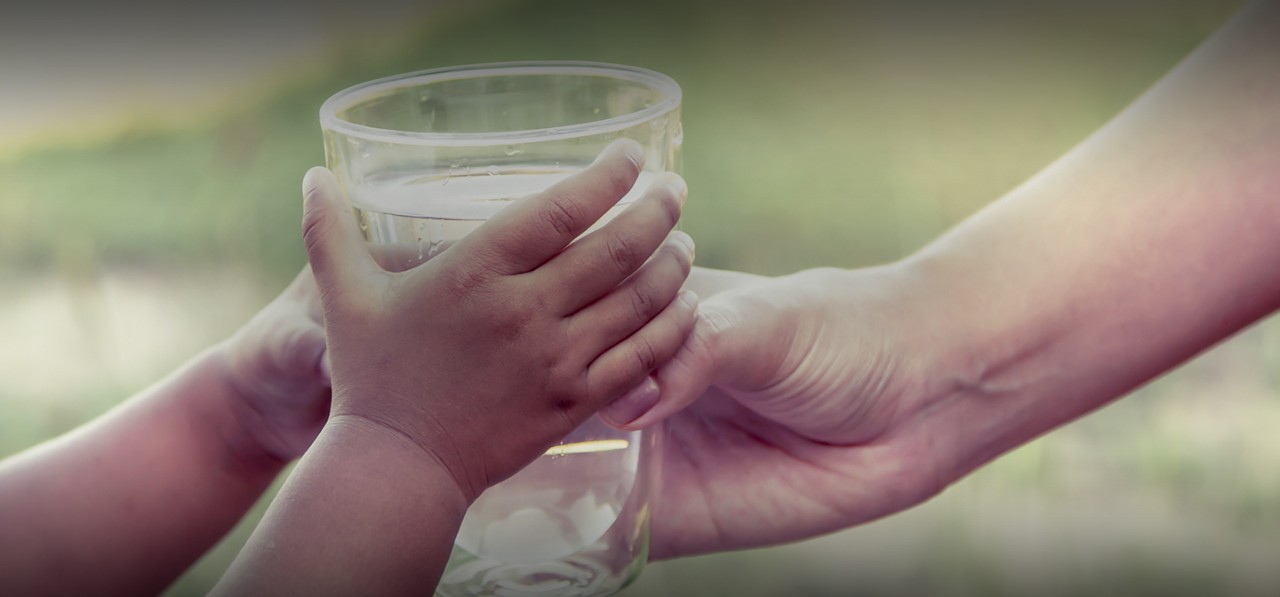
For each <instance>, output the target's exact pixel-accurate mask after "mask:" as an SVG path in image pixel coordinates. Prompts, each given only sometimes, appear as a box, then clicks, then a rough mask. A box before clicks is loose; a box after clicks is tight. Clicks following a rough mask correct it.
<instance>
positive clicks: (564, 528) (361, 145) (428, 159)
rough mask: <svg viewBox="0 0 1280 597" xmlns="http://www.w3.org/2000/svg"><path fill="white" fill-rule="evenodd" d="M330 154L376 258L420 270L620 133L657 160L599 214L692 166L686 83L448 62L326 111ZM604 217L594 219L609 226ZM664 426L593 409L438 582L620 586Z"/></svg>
mask: <svg viewBox="0 0 1280 597" xmlns="http://www.w3.org/2000/svg"><path fill="white" fill-rule="evenodd" d="M320 122H321V127H322V129H323V131H324V144H325V160H326V162H327V164H328V166H329V168H330V169H331V170H333V172H334V175H335V176H336V178H337V179H338V182H339V183H340V184H341V186H342V187H343V189H344V190H345V192H346V195H347V198H348V200H349V201H350V203H351V206H352V208H353V211H354V215H355V217H356V218H357V219H358V220H359V222H360V228H361V229H362V230H363V231H364V235H365V238H366V239H367V240H368V241H369V242H370V244H371V245H373V247H372V250H373V251H374V254H375V256H376V258H377V259H378V261H379V263H380V264H381V265H382V266H383V267H384V268H386V269H388V270H392V271H402V270H405V269H409V268H412V267H414V266H416V265H418V264H419V263H422V262H423V261H426V260H427V259H430V258H431V257H433V256H435V255H437V254H439V253H440V252H441V251H443V250H445V249H447V248H448V247H449V246H450V245H451V244H452V243H453V242H454V241H456V240H458V239H459V238H461V237H462V236H464V235H465V234H467V233H468V232H470V231H472V230H474V229H475V228H477V227H478V226H479V225H480V224H481V223H483V222H484V221H485V220H486V219H488V218H489V217H490V216H492V215H493V214H494V213H497V212H498V211H499V210H501V209H502V208H504V207H506V206H507V205H508V204H509V203H511V201H512V200H514V199H517V198H519V197H522V196H525V195H529V194H531V193H536V192H539V191H541V190H543V189H545V188H547V187H548V186H550V185H551V184H553V183H555V182H556V181H558V180H560V179H562V178H564V177H566V176H568V175H570V174H572V173H573V172H576V171H578V170H581V169H582V168H584V167H586V166H587V165H589V164H590V163H591V162H592V161H593V160H594V159H595V157H596V155H597V154H599V153H600V151H601V150H603V149H604V148H605V146H607V145H608V144H609V143H610V142H611V141H613V140H615V139H618V138H622V137H626V138H630V139H634V140H635V141H638V142H639V143H640V144H641V145H642V146H643V147H644V149H645V154H646V156H645V165H644V171H643V172H641V174H640V178H639V180H638V181H637V183H636V185H635V187H634V188H633V189H632V191H631V192H630V193H628V194H627V195H626V196H625V197H623V198H622V199H621V200H620V201H619V202H618V204H617V206H615V207H614V208H612V209H611V210H610V211H609V213H608V214H606V215H605V216H604V218H602V219H601V221H600V223H603V222H606V221H608V220H609V219H611V218H612V217H613V216H614V215H616V213H618V212H620V211H621V210H622V209H623V208H625V207H626V205H627V204H629V203H630V202H631V201H633V200H635V199H636V198H637V197H639V196H640V194H641V193H643V191H644V189H645V187H646V186H647V185H648V184H649V182H650V181H652V180H653V178H654V177H655V176H656V175H657V173H659V172H663V171H676V172H678V171H679V166H680V145H681V142H682V140H683V132H682V129H681V125H680V87H679V86H678V85H677V84H676V83H675V81H673V80H672V79H671V78H670V77H667V76H665V75H662V74H659V73H656V72H653V71H650V70H646V69H642V68H635V67H630V66H620V65H610V64H598V63H587V62H536V63H535V62H523V63H502V64H482V65H472V66H461V67H451V68H442V69H436V70H428V71H421V72H416V73H410V74H406V75H399V76H395V77H390V78H386V79H380V80H376V81H371V82H368V83H364V84H361V85H357V86H355V87H351V88H349V89H346V90H344V91H341V92H339V93H337V94H336V95H334V96H333V97H332V98H330V99H329V100H328V101H326V102H325V103H324V105H323V107H322V108H321V110H320ZM598 225H599V223H598V224H597V226H598ZM659 449H661V441H660V438H659V437H658V434H657V433H656V432H651V431H643V432H634V431H633V432H626V431H618V430H616V429H613V428H611V427H609V426H607V425H605V424H604V423H602V422H601V421H600V420H599V419H598V418H597V417H592V418H591V419H589V420H588V421H587V422H586V423H584V424H583V425H582V426H580V427H579V428H578V429H576V430H574V431H573V432H572V433H570V434H569V435H568V436H567V437H566V438H565V439H564V441H563V442H561V443H560V444H558V445H556V446H554V447H552V448H551V449H550V450H548V451H547V453H546V454H544V455H543V456H541V457H539V458H538V459H536V460H535V461H534V462H533V463H532V464H530V465H529V466H528V467H526V468H525V469H523V470H522V471H520V472H519V473H517V474H515V475H514V476H512V477H511V478H510V479H508V480H506V481H503V482H502V483H499V484H497V485H495V486H493V487H491V488H489V489H488V490H487V491H485V492H484V493H483V494H481V495H480V497H479V498H478V499H477V500H476V501H475V503H474V504H473V505H472V506H471V508H470V509H469V510H468V511H467V515H466V518H465V519H464V520H463V522H462V527H461V530H460V531H459V533H458V537H457V539H456V541H455V542H454V549H453V554H452V556H451V558H450V560H449V563H448V565H447V567H446V569H445V572H444V575H443V577H442V579H441V582H440V585H439V587H438V588H437V589H436V590H437V595H441V596H444V597H456V596H464V595H465V596H471V595H500V596H504V595H521V596H529V595H575V596H596V595H608V594H610V593H613V592H616V591H617V590H619V589H621V588H622V587H623V586H625V585H626V584H627V583H629V582H630V581H631V580H633V579H634V578H635V577H636V576H637V575H638V574H639V573H640V569H641V568H642V567H643V565H644V562H645V560H646V559H647V558H648V524H649V495H650V493H651V492H652V491H654V485H655V483H656V481H657V477H656V475H657V469H656V467H655V461H656V460H657V459H658V453H657V451H658V450H659Z"/></svg>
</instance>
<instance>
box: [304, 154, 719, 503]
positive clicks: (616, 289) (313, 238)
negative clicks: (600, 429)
mask: <svg viewBox="0 0 1280 597" xmlns="http://www.w3.org/2000/svg"><path fill="white" fill-rule="evenodd" d="M641 155H642V152H641V150H640V148H639V146H637V145H636V144H635V143H632V142H621V143H615V144H614V145H612V146H610V147H609V148H608V149H606V150H605V151H604V153H602V154H601V156H600V158H599V159H598V160H597V161H596V163H595V164H593V165H592V166H591V167H589V168H587V169H586V170H584V171H583V172H581V173H579V174H577V175H574V176H572V177H570V178H568V179H566V180H564V181H563V182H561V183H559V184H557V185H555V186H553V187H552V188H550V189H548V190H546V191H544V192H542V193H539V194H536V195H533V196H530V197H526V198H524V199H521V200H519V201H517V202H515V203H514V204H513V205H511V206H509V207H508V208H506V209H505V210H503V211H502V212H500V213H499V214H498V215H496V216H494V218H493V219H491V220H490V221H488V222H486V223H485V224H484V225H483V226H481V227H480V228H479V229H477V230H476V231H475V232H473V233H471V234H470V235H468V236H466V237H465V238H463V239H462V240H460V241H458V242H457V243H456V244H454V245H453V246H452V247H451V248H450V249H449V250H447V251H445V252H444V253H442V254H441V255H440V256H438V257H436V258H435V259H433V260H431V261H429V262H427V263H424V264H422V265H421V266H418V267H416V268H414V269H410V270H408V271H404V272H400V273H391V272H387V271H385V270H383V269H382V268H380V267H379V266H378V265H377V264H376V263H375V262H374V260H373V259H372V258H371V257H370V254H369V251H368V249H367V248H366V245H365V241H364V240H363V239H362V238H361V235H360V231H359V230H358V228H357V226H356V221H355V218H354V217H353V216H352V214H351V210H350V209H349V208H348V207H347V206H346V204H345V202H343V201H342V199H341V198H340V197H339V191H338V190H337V187H336V183H335V182H334V180H333V177H332V175H331V174H330V173H329V172H328V171H327V170H324V169H322V168H316V169H313V170H312V171H311V172H309V173H308V175H307V178H306V181H305V182H304V193H305V195H306V197H305V201H306V206H305V211H306V213H305V216H304V218H303V237H304V240H305V241H306V245H307V252H308V254H309V256H310V260H311V264H312V267H313V268H314V269H315V277H316V281H317V283H318V285H319V288H320V297H321V301H322V303H323V305H324V320H325V326H326V334H327V336H328V340H329V351H330V355H331V359H330V362H331V363H332V368H333V381H334V395H333V400H334V404H333V417H334V421H335V423H336V422H337V421H338V420H340V419H341V420H342V421H343V423H342V424H344V425H348V424H350V425H358V426H363V427H367V428H370V429H372V430H373V432H375V433H391V434H394V435H397V436H402V437H403V438H404V439H407V440H408V441H410V442H412V443H413V445H415V446H416V447H418V448H421V449H422V450H423V451H425V452H426V454H427V455H428V456H429V457H431V458H434V459H436V460H438V461H439V462H440V463H441V464H443V465H444V467H445V468H447V469H448V471H449V472H450V474H451V475H452V476H453V478H454V479H455V480H456V481H457V482H458V485H459V488H460V489H461V490H462V491H463V493H464V495H466V496H467V497H468V498H469V499H474V498H475V497H476V495H478V494H479V492H481V491H483V490H484V489H485V488H486V487H488V486H489V485H492V484H493V483H496V482H498V481H500V480H502V479H503V478H505V477H507V476H509V475H511V474H512V473H514V472H515V471H517V470H519V468H520V467H521V466H523V465H525V464H526V463H528V462H529V461H531V460H532V459H533V458H535V457H537V456H538V455H539V454H541V453H542V452H543V451H544V450H545V449H546V448H547V447H549V446H550V445H551V444H553V443H554V442H556V441H557V440H559V439H560V438H562V437H563V436H564V435H565V434H566V433H568V432H569V431H571V430H572V429H573V428H574V427H576V426H577V425H578V424H579V423H581V422H582V421H583V420H585V419H586V418H587V417H588V416H590V415H592V414H593V413H594V412H595V411H596V410H597V409H598V408H600V407H601V406H603V405H604V404H607V403H608V402H609V401H611V400H613V399H614V398H616V397H618V396H619V395H621V394H622V393H624V392H626V391H627V390H629V389H631V388H633V387H635V386H637V385H638V384H640V383H641V382H642V381H644V380H645V378H646V376H647V375H648V374H649V373H650V372H651V371H652V370H653V369H654V368H656V367H657V366H659V365H661V364H663V363H664V362H666V361H667V360H669V359H670V358H671V357H672V356H673V355H674V354H675V353H676V351H677V349H679V348H680V346H681V344H682V343H683V341H684V339H685V337H686V335H687V334H688V332H689V330H690V329H691V327H692V323H693V319H694V303H695V302H696V299H695V298H694V297H693V296H692V294H691V293H686V294H683V295H681V296H680V298H677V294H679V292H680V290H679V289H680V286H681V284H682V283H683V282H684V279H685V277H686V276H687V275H688V273H689V269H690V267H691V265H692V259H693V243H692V240H691V239H690V238H689V237H688V235H686V234H684V233H682V232H673V233H670V235H668V232H669V231H671V229H672V227H673V226H674V225H675V224H676V220H677V218H678V217H679V215H680V210H681V207H682V205H683V203H684V196H685V192H686V191H685V187H684V182H683V181H682V180H681V179H680V178H679V177H678V176H675V175H669V176H666V177H664V178H661V179H659V180H658V181H656V182H655V183H654V184H653V185H652V186H651V187H650V188H649V190H648V191H647V192H646V193H645V194H644V196H643V197H641V198H640V199H638V200H637V201H636V202H635V203H634V204H633V205H631V206H630V207H629V208H628V209H627V210H626V211H624V212H623V213H622V214H620V215H619V216H618V217H617V218H615V219H614V220H613V221H612V222H610V223H608V224H607V225H605V226H603V227H601V228H600V229H598V230H596V231H594V232H592V233H591V234H589V235H586V236H584V237H583V238H581V239H580V240H578V241H577V242H574V239H575V238H577V237H578V236H579V235H581V234H582V233H583V232H584V231H585V230H587V228H588V227H589V226H590V225H591V224H592V223H594V222H595V221H596V220H597V219H598V218H600V217H601V216H602V215H603V214H604V213H605V212H606V211H607V210H608V209H609V208H610V207H612V206H613V205H614V204H616V203H617V201H618V200H619V199H620V198H621V197H622V196H623V195H624V194H625V193H626V192H627V191H628V190H629V189H630V188H631V186H632V185H633V184H634V183H635V181H636V177H637V175H638V174H639V171H640V166H641V164H640V162H641V160H642V157H641ZM664 238H665V239H666V241H665V242H663V239H664ZM570 243H572V245H570ZM566 247H567V248H566ZM646 260H647V261H646Z"/></svg>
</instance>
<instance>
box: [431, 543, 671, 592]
mask: <svg viewBox="0 0 1280 597" xmlns="http://www.w3.org/2000/svg"><path fill="white" fill-rule="evenodd" d="M601 555H603V554H596V553H592V552H591V551H583V552H579V553H577V554H573V555H571V556H568V557H565V558H563V559H560V560H554V561H549V562H532V563H507V562H497V561H494V560H488V559H485V558H481V557H477V556H475V555H474V554H471V553H469V552H467V551H466V550H463V549H461V548H459V547H456V546H455V547H454V550H453V556H452V557H451V558H450V566H449V569H448V570H447V571H446V572H445V574H444V576H443V577H442V578H441V579H440V586H439V587H437V588H436V593H435V594H436V597H480V596H488V595H494V596H496V597H604V596H605V595H612V594H614V593H617V592H618V591H621V590H622V589H623V588H624V587H626V586H627V585H629V584H631V583H632V581H634V580H635V579H636V578H637V577H638V576H639V575H640V570H641V569H642V568H643V567H644V563H645V560H646V559H648V550H647V549H642V550H640V553H639V554H637V557H636V558H635V559H634V560H632V561H631V562H630V564H629V565H627V566H626V568H625V569H623V570H622V571H621V572H620V573H619V572H618V571H615V570H613V569H611V567H609V566H606V565H604V564H602V563H601V562H600V561H599V558H600V556H601Z"/></svg>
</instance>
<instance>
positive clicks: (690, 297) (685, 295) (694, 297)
mask: <svg viewBox="0 0 1280 597" xmlns="http://www.w3.org/2000/svg"><path fill="white" fill-rule="evenodd" d="M680 302H682V303H684V304H685V306H686V307H689V308H690V309H697V308H698V293H696V292H694V291H692V290H681V291H680Z"/></svg>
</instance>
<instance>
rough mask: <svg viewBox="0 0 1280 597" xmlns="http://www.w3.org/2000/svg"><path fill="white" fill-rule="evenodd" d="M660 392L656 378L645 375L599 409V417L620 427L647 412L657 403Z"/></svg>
mask: <svg viewBox="0 0 1280 597" xmlns="http://www.w3.org/2000/svg"><path fill="white" fill-rule="evenodd" d="M660 394H661V392H660V391H659V390H658V382H657V380H655V379H653V377H646V378H644V381H643V382H640V385H638V386H636V387H634V388H631V390H630V391H628V392H627V393H626V394H623V395H622V397H621V398H618V399H617V400H614V401H613V402H610V403H609V404H608V405H606V406H605V407H604V408H602V409H600V417H601V418H603V419H604V420H605V421H606V422H608V423H609V424H611V425H614V426H616V427H622V426H624V425H627V424H628V423H631V422H632V421H635V420H636V419H639V418H640V417H641V416H642V415H644V414H645V413H647V412H649V410H650V409H652V408H653V407H654V405H656V404H657V403H658V397H659V395H660Z"/></svg>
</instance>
